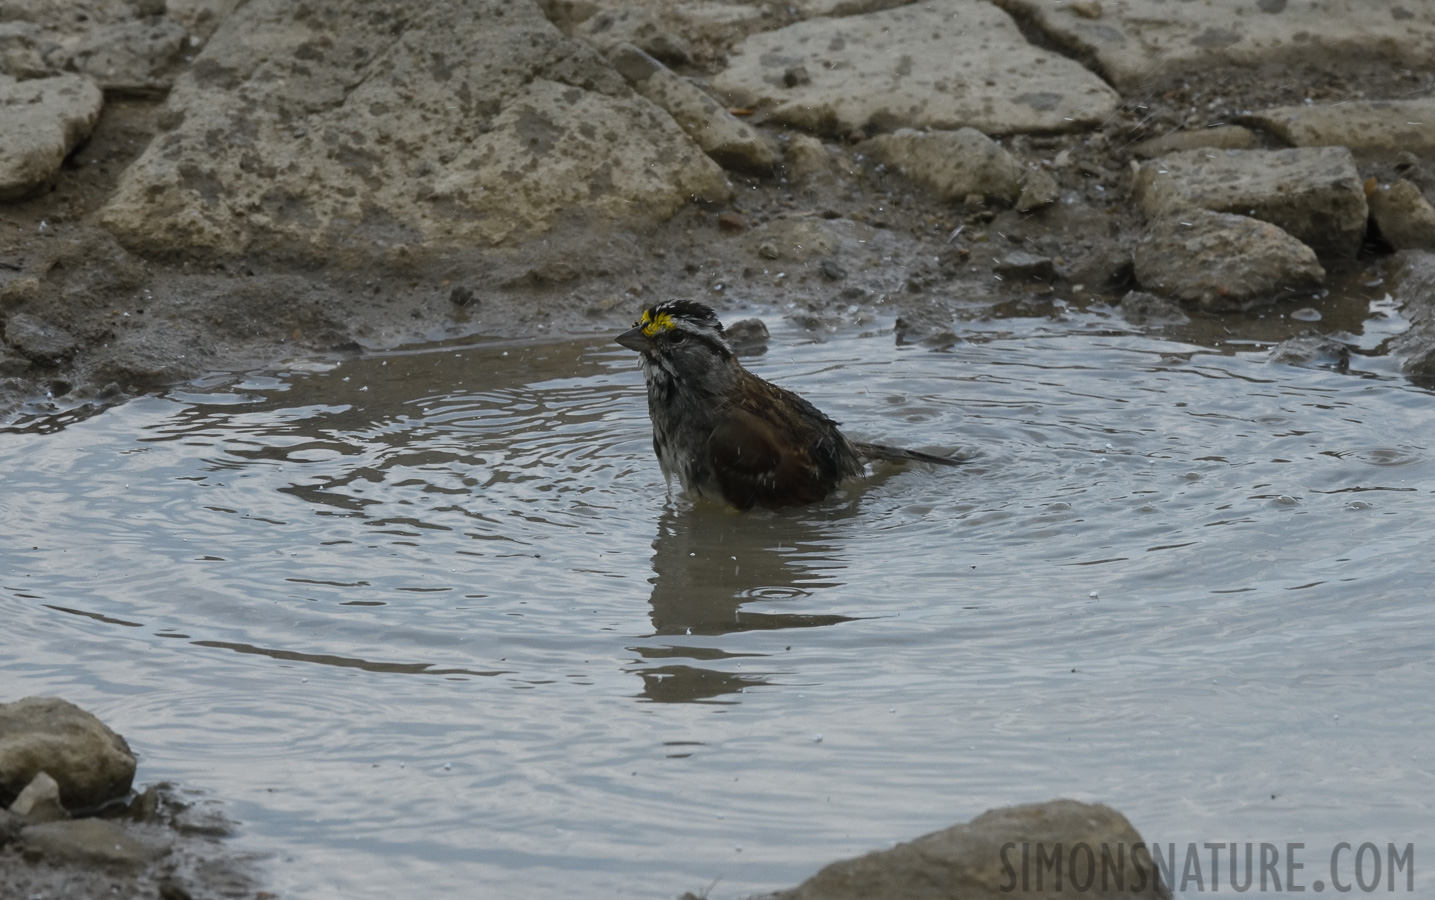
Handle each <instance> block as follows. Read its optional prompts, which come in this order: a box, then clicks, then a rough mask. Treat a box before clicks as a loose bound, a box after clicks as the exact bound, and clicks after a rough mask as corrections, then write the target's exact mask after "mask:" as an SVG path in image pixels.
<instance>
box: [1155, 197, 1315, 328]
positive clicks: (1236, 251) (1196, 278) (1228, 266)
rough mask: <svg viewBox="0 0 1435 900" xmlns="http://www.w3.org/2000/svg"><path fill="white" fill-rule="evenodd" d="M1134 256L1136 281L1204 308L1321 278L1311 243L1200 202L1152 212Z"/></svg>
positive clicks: (1263, 297) (1267, 296) (1270, 296)
mask: <svg viewBox="0 0 1435 900" xmlns="http://www.w3.org/2000/svg"><path fill="white" fill-rule="evenodd" d="M1134 256H1135V267H1136V281H1137V283H1138V284H1140V285H1141V286H1142V287H1143V288H1145V289H1146V290H1148V291H1154V292H1155V293H1158V294H1161V295H1164V296H1167V297H1171V298H1173V299H1176V300H1180V301H1181V302H1183V303H1193V304H1199V305H1201V306H1204V307H1208V308H1218V309H1219V308H1231V307H1239V306H1244V305H1246V304H1248V303H1252V302H1261V301H1264V302H1267V303H1269V302H1272V301H1274V300H1275V299H1277V295H1278V294H1279V293H1280V292H1281V291H1289V290H1310V289H1312V288H1315V287H1318V286H1319V285H1320V284H1321V282H1322V281H1324V280H1325V270H1324V269H1322V268H1321V266H1320V263H1319V262H1318V261H1317V260H1316V256H1315V251H1313V250H1311V249H1310V248H1309V247H1307V246H1306V245H1305V244H1302V243H1301V242H1300V241H1298V240H1296V239H1295V238H1293V237H1291V236H1290V235H1289V234H1287V233H1286V232H1284V231H1282V230H1281V229H1279V228H1277V227H1276V226H1274V225H1271V224H1270V223H1269V222H1262V221H1260V220H1259V219H1252V218H1249V217H1247V216H1238V215H1233V214H1231V213H1213V212H1207V211H1206V210H1203V209H1190V210H1185V211H1183V212H1181V213H1178V214H1176V215H1170V216H1165V217H1162V218H1160V219H1157V220H1156V221H1155V222H1153V223H1152V224H1151V227H1150V229H1149V230H1148V231H1147V233H1146V235H1145V236H1144V237H1143V238H1142V240H1141V242H1140V243H1138V244H1137V245H1136V250H1135V254H1134Z"/></svg>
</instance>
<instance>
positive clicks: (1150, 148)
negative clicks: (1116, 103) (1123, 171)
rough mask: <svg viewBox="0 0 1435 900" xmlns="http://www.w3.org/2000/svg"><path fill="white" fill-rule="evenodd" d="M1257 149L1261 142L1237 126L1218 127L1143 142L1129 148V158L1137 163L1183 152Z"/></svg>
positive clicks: (1246, 130)
mask: <svg viewBox="0 0 1435 900" xmlns="http://www.w3.org/2000/svg"><path fill="white" fill-rule="evenodd" d="M1260 145H1261V141H1260V138H1258V137H1256V133H1255V132H1254V131H1251V130H1250V129H1249V128H1242V127H1241V126H1240V125H1218V126H1216V127H1215V128H1201V129H1196V130H1192V131H1173V132H1171V133H1170V134H1163V135H1161V136H1160V137H1154V138H1151V139H1150V140H1149V141H1142V142H1141V143H1139V144H1137V145H1136V146H1134V147H1132V148H1131V155H1132V156H1135V157H1136V158H1138V159H1151V158H1152V157H1154V156H1165V155H1166V154H1168V153H1180V152H1181V151H1182V150H1200V149H1202V148H1206V149H1211V150H1254V149H1256V148H1257V147H1259V146H1260Z"/></svg>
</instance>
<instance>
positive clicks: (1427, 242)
mask: <svg viewBox="0 0 1435 900" xmlns="http://www.w3.org/2000/svg"><path fill="white" fill-rule="evenodd" d="M1367 202H1368V203H1369V204H1370V218H1371V220H1372V221H1373V222H1375V225H1376V227H1377V228H1379V229H1380V235H1381V237H1383V238H1385V239H1386V240H1387V241H1389V242H1390V243H1391V244H1392V245H1393V246H1394V247H1395V248H1396V249H1398V250H1435V206H1431V205H1430V201H1429V200H1427V199H1425V195H1424V194H1423V193H1422V192H1421V191H1420V188H1418V187H1416V186H1415V185H1414V184H1413V183H1411V182H1409V181H1406V180H1405V179H1404V178H1398V179H1396V180H1395V181H1394V182H1392V183H1390V184H1382V185H1377V186H1376V188H1375V191H1374V192H1373V193H1371V195H1370V197H1369V198H1368V200H1367Z"/></svg>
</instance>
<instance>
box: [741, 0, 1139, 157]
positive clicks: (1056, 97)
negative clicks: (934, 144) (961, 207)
mask: <svg viewBox="0 0 1435 900" xmlns="http://www.w3.org/2000/svg"><path fill="white" fill-rule="evenodd" d="M713 87H714V89H715V90H717V91H718V92H719V95H720V96H723V97H725V98H726V99H727V100H728V101H729V103H730V104H731V105H736V106H754V107H758V108H762V109H765V110H767V111H768V112H769V115H770V116H771V117H772V118H773V119H775V120H776V121H779V122H782V123H785V124H787V125H792V126H795V127H798V128H803V129H806V130H808V131H812V132H816V133H819V134H830V135H846V134H848V133H850V132H851V131H853V130H854V129H859V128H865V129H871V130H873V131H893V130H895V129H897V128H901V127H913V128H936V129H947V130H955V129H958V128H962V127H972V128H976V129H977V130H979V131H982V132H985V133H987V134H1011V133H1015V132H1033V131H1037V132H1040V131H1071V130H1074V129H1079V128H1085V127H1089V126H1093V125H1096V124H1098V123H1100V122H1101V121H1102V120H1104V119H1105V118H1106V117H1107V116H1109V115H1111V113H1112V111H1113V110H1114V109H1115V108H1116V105H1117V103H1119V102H1120V98H1119V97H1118V96H1117V94H1116V92H1115V91H1113V90H1111V88H1110V87H1109V86H1108V85H1107V84H1106V83H1105V82H1103V81H1102V80H1101V79H1100V78H1098V77H1097V76H1095V75H1094V74H1092V73H1091V72H1090V71H1088V70H1087V69H1085V68H1083V67H1082V66H1080V65H1078V64H1077V63H1076V62H1073V61H1072V60H1070V59H1067V58H1066V57H1064V56H1061V55H1059V54H1056V53H1051V52H1049V51H1046V50H1042V49H1040V48H1038V47H1035V46H1033V45H1032V44H1030V43H1028V42H1027V40H1026V38H1025V37H1023V36H1022V33H1021V31H1020V29H1018V28H1017V25H1016V22H1015V21H1014V20H1013V19H1012V18H1011V16H1009V15H1007V14H1006V13H1004V12H1002V11H1001V10H1000V9H997V8H996V7H994V6H992V5H991V4H989V3H986V2H982V0H949V2H927V3H918V4H915V5H912V6H903V7H900V8H897V9H889V10H882V11H879V12H873V13H867V14H864V15H856V16H848V17H845V18H819V19H810V20H808V21H805V22H798V23H797V24H794V25H789V26H787V27H786V28H780V29H778V30H776V31H769V32H763V33H761V34H754V35H752V36H750V37H748V38H747V39H746V40H744V41H743V42H742V43H741V44H739V45H738V47H737V50H736V52H735V53H733V55H732V57H731V58H730V60H729V62H728V68H727V69H726V70H725V71H724V72H722V73H721V74H720V75H718V76H717V77H716V78H715V79H713Z"/></svg>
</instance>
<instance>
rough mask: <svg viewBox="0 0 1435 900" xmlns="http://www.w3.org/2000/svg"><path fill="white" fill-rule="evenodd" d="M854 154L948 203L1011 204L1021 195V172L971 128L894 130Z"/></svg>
mask: <svg viewBox="0 0 1435 900" xmlns="http://www.w3.org/2000/svg"><path fill="white" fill-rule="evenodd" d="M856 150H857V152H858V153H865V154H868V155H869V156H871V157H872V158H873V159H875V160H877V161H878V162H881V163H883V164H885V165H887V166H888V167H889V168H891V169H894V170H896V171H897V172H899V173H901V174H902V175H905V176H906V177H908V178H911V179H912V180H914V181H916V182H918V183H920V184H922V185H925V186H926V187H927V188H929V189H930V190H931V191H932V192H933V193H934V194H936V196H937V197H938V198H939V199H941V200H944V201H947V202H951V201H959V200H961V199H963V198H964V197H966V196H967V195H968V194H981V195H983V196H984V197H990V198H993V199H998V200H1001V201H1003V202H1007V203H1010V202H1011V201H1013V200H1015V199H1016V197H1017V195H1018V194H1019V193H1020V192H1021V185H1022V180H1023V178H1024V177H1025V174H1026V171H1025V169H1023V168H1022V166H1021V164H1020V163H1018V162H1017V161H1016V160H1015V159H1013V158H1012V156H1011V154H1010V153H1007V152H1006V150H1004V149H1002V147H1001V146H1000V145H999V144H997V143H996V141H993V140H992V139H991V138H989V137H987V136H986V135H984V134H982V133H981V132H980V131H977V130H976V129H975V128H962V129H959V130H957V131H916V130H914V129H911V128H899V129H898V130H897V131H895V132H893V133H892V134H879V135H877V136H876V137H874V138H872V139H871V140H869V141H864V142H862V143H861V144H859V145H858V146H857V147H856Z"/></svg>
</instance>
